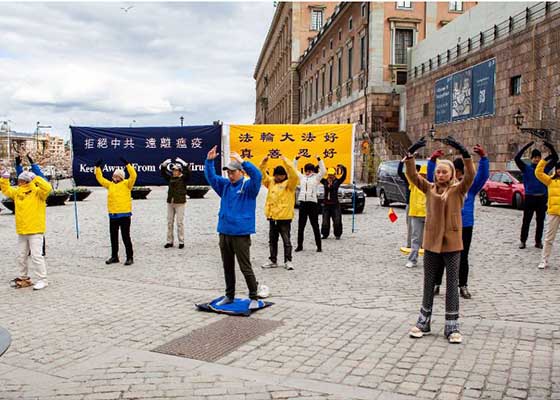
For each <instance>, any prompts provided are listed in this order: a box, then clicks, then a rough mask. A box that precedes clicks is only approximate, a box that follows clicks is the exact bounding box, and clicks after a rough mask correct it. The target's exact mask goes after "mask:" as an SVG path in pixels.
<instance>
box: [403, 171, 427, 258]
mask: <svg viewBox="0 0 560 400" xmlns="http://www.w3.org/2000/svg"><path fill="white" fill-rule="evenodd" d="M418 173H419V174H420V175H421V176H422V177H423V178H425V177H426V174H427V173H428V167H427V165H426V164H423V165H422V166H420V171H419V172H418ZM407 180H408V178H407ZM408 187H409V189H410V201H409V205H408V217H409V223H410V244H411V246H410V254H409V255H408V261H407V262H406V267H407V268H414V267H416V266H418V252H419V251H420V247H421V246H422V240H423V239H424V221H425V220H426V195H425V194H424V192H422V191H421V190H420V189H418V188H417V187H416V186H415V185H413V184H411V183H410V181H409V186H408Z"/></svg>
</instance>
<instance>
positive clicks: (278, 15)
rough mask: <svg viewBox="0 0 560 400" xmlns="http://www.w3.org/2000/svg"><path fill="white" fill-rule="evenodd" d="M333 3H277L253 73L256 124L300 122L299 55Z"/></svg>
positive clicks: (326, 16)
mask: <svg viewBox="0 0 560 400" xmlns="http://www.w3.org/2000/svg"><path fill="white" fill-rule="evenodd" d="M335 6H336V3H329V2H278V4H277V6H276V12H275V14H274V17H273V20H272V24H271V26H270V28H269V31H268V34H267V36H266V39H265V41H264V44H263V47H262V49H261V53H260V56H259V59H258V61H257V65H256V67H255V72H254V75H253V78H254V79H255V83H256V105H255V110H256V111H255V123H256V124H265V123H269V124H289V123H298V122H299V119H300V116H299V107H300V106H299V95H298V94H299V76H298V73H297V65H298V61H299V57H300V56H301V54H302V52H303V51H304V50H305V49H306V48H307V46H308V43H309V42H310V41H311V40H312V39H313V38H314V37H315V35H316V33H317V32H319V31H320V30H321V28H322V27H323V25H324V21H326V19H327V18H328V17H329V16H330V14H332V12H333V10H334V8H335Z"/></svg>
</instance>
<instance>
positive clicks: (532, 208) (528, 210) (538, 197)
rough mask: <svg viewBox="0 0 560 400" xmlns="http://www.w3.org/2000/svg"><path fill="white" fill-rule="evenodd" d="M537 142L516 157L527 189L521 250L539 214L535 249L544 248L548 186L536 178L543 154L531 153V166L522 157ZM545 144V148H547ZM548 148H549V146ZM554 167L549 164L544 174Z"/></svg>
mask: <svg viewBox="0 0 560 400" xmlns="http://www.w3.org/2000/svg"><path fill="white" fill-rule="evenodd" d="M534 144H535V142H529V143H527V144H526V145H525V146H523V147H522V148H521V149H520V150H519V152H517V154H516V155H515V158H514V160H515V164H516V165H517V168H519V170H520V171H521V172H522V173H523V187H524V188H525V201H524V202H523V224H522V225H521V237H520V240H521V243H519V248H520V249H524V248H525V247H526V242H527V238H528V237H529V226H530V225H531V220H532V219H533V214H537V229H536V231H535V247H536V248H538V249H542V248H543V244H542V237H543V231H544V218H545V217H546V208H547V200H548V195H547V190H546V186H545V185H544V184H543V183H542V182H541V181H539V180H538V179H537V177H536V176H535V169H536V168H537V164H538V163H539V161H540V160H541V157H542V156H541V152H540V150H538V149H533V151H532V152H531V164H527V163H525V162H524V161H523V160H522V159H521V157H522V156H523V153H525V151H526V150H527V149H528V148H529V147H531V146H532V145H534ZM546 145H547V144H546V142H545V146H546ZM547 147H548V146H547ZM553 167H554V166H553V165H552V164H547V166H546V167H545V169H544V172H546V173H547V174H548V173H549V172H550V171H551V170H552V168H553Z"/></svg>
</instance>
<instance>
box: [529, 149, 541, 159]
mask: <svg viewBox="0 0 560 400" xmlns="http://www.w3.org/2000/svg"><path fill="white" fill-rule="evenodd" d="M534 157H542V154H541V151H540V150H539V149H533V151H532V152H531V158H534Z"/></svg>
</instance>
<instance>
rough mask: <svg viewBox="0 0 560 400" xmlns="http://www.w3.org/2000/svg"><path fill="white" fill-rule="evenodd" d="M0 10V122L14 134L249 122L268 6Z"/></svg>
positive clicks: (18, 6)
mask: <svg viewBox="0 0 560 400" xmlns="http://www.w3.org/2000/svg"><path fill="white" fill-rule="evenodd" d="M1 7H2V13H1V15H0V122H1V121H4V120H9V121H11V122H10V123H9V124H10V127H11V129H12V130H14V131H17V132H33V131H34V130H35V127H36V124H37V121H39V122H40V123H41V125H45V126H46V125H50V126H52V129H45V130H44V132H51V133H52V134H55V135H59V136H63V137H65V138H69V137H70V130H69V128H68V126H69V125H75V126H131V125H132V126H173V125H175V126H177V125H180V120H179V117H180V116H184V118H185V119H184V124H185V125H204V124H212V122H213V121H215V120H222V121H225V122H231V123H233V122H235V123H253V122H254V113H255V81H254V79H253V72H254V68H255V65H256V63H257V60H258V57H259V54H260V49H261V47H262V44H263V42H264V40H265V37H266V34H267V32H268V27H269V25H270V22H271V21H272V17H273V15H274V10H275V9H274V6H273V2H272V1H269V2H260V3H244V2H229V3H116V2H114V3H71V2H70V3H6V2H2V5H1ZM134 121H135V122H134Z"/></svg>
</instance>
